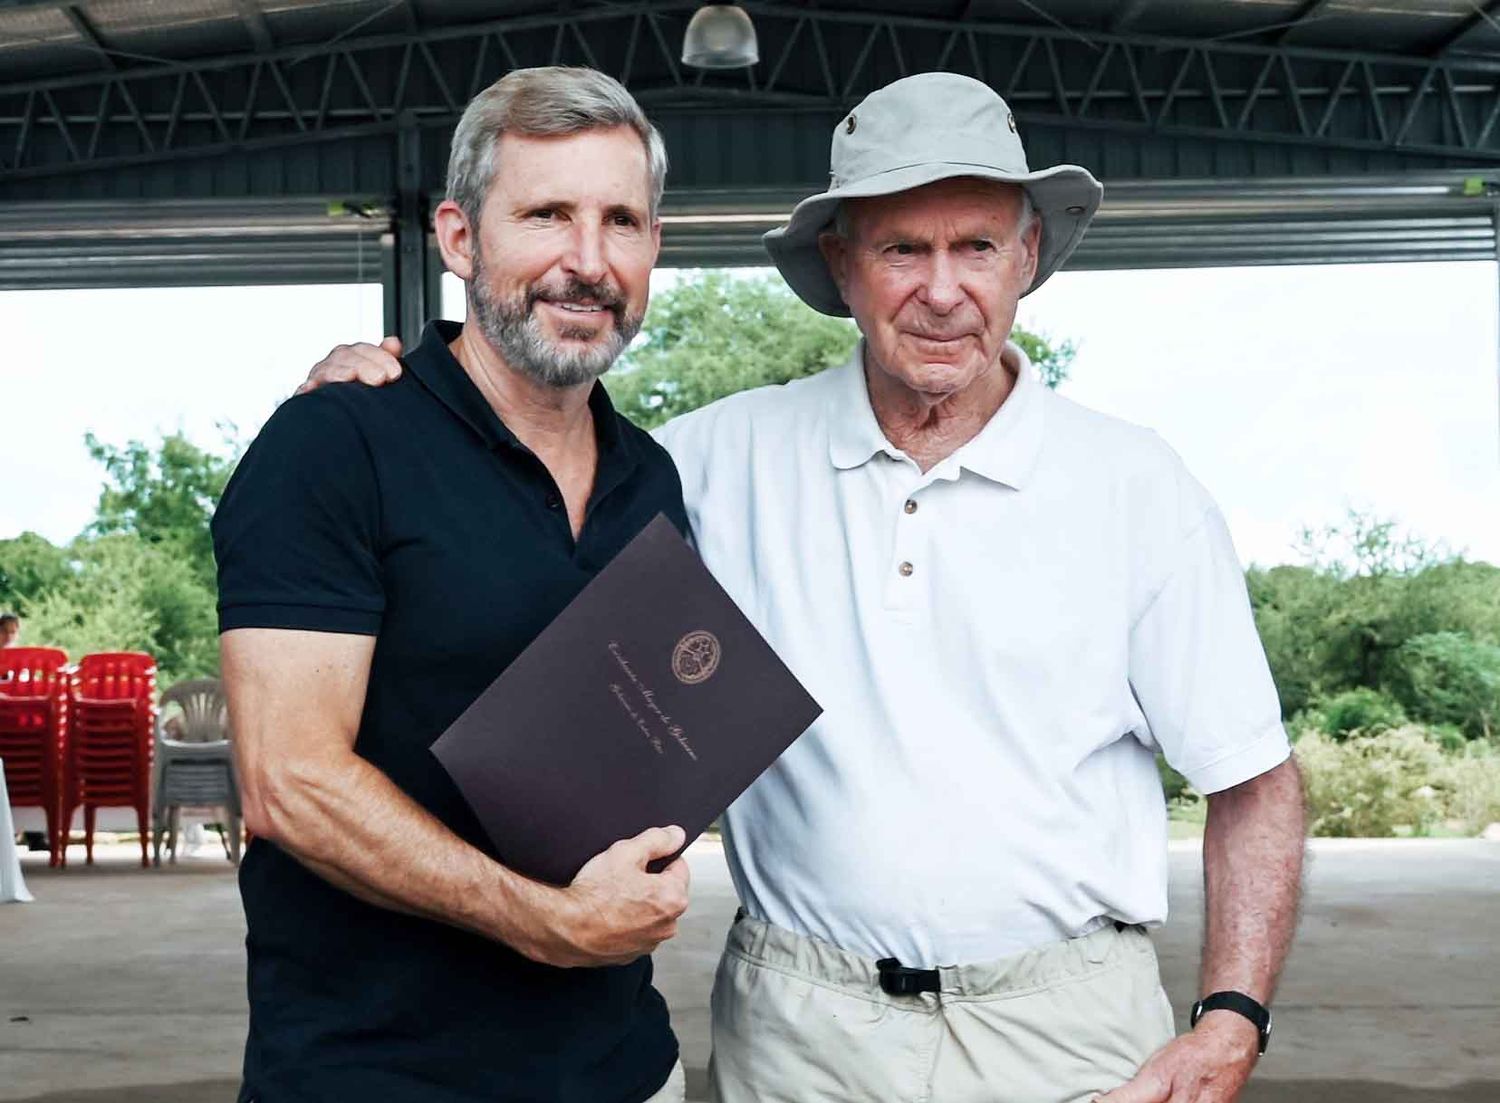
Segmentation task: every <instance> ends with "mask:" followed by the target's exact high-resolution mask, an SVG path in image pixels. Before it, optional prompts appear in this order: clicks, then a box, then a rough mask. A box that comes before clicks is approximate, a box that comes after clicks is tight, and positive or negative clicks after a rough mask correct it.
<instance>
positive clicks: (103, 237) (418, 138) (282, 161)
mask: <svg viewBox="0 0 1500 1103" xmlns="http://www.w3.org/2000/svg"><path fill="white" fill-rule="evenodd" d="M742 6H743V7H744V8H745V9H746V10H747V11H748V12H749V13H750V14H751V16H752V18H753V19H754V21H755V25H756V28H757V32H758V35H759V39H760V51H761V61H760V63H759V64H758V65H757V66H755V67H754V68H751V69H747V70H738V71H733V72H728V73H704V72H702V71H697V70H690V69H686V68H684V67H683V66H682V65H681V63H680V62H679V61H678V55H679V52H680V48H681V42H682V34H683V30H684V28H685V26H686V23H687V20H688V18H689V17H690V16H691V14H692V12H693V11H694V10H695V8H696V7H697V3H696V0H650V2H647V0H564V2H562V3H554V4H550V5H548V4H538V3H532V2H525V0H522V2H505V0H441V2H438V0H0V287H41V286H80V285H93V286H109V285H122V284H128V285H139V284H142V283H202V282H221V283H222V282H233V283H245V282H296V281H324V280H340V281H342V280H350V279H361V278H372V277H373V276H374V275H379V276H381V278H382V279H383V280H384V281H385V283H386V285H387V288H388V291H389V294H388V309H390V310H391V311H392V312H393V313H392V319H393V321H394V320H398V319H399V321H400V328H401V330H402V331H403V332H405V331H407V330H409V328H410V327H411V326H412V325H413V324H415V322H416V321H417V320H419V319H420V317H421V316H422V313H423V311H424V309H425V308H426V307H427V306H429V305H431V304H432V302H433V301H434V299H433V296H434V295H435V289H434V288H435V283H436V276H435V272H436V269H435V267H434V261H433V258H432V256H431V252H430V250H429V249H428V248H427V247H426V244H425V230H426V210H427V208H428V206H429V205H430V203H431V202H432V197H433V196H435V195H440V194H441V192H442V188H443V174H444V168H445V164H446V157H447V136H448V132H449V131H450V130H451V127H452V125H453V123H454V121H455V120H456V118H457V116H458V114H459V113H460V112H461V110H462V108H463V105H464V104H465V103H466V102H467V100H468V99H469V98H470V97H471V96H472V95H473V94H474V92H476V91H477V90H479V89H481V88H483V87H484V86H486V85H487V84H488V83H490V82H491V81H493V80H494V79H496V78H497V77H499V76H500V75H502V74H503V73H504V72H506V71H508V70H509V69H512V68H516V67H520V66H526V65H535V64H558V63H560V64H581V65H590V66H593V67H596V68H599V69H602V70H604V71H606V72H609V73H612V74H613V75H615V76H617V77H619V78H620V79H621V80H622V81H624V83H625V84H626V85H627V86H628V87H629V88H630V89H631V90H632V92H633V93H634V94H635V95H636V96H637V98H638V99H639V100H640V101H641V103H642V104H643V106H645V107H646V109H647V111H648V113H649V114H650V115H651V116H652V117H653V119H654V120H655V121H656V122H657V124H658V125H659V126H660V127H661V128H662V130H663V133H664V135H665V136H666V139H667V144H668V149H669V152H670V155H671V158H672V170H671V174H670V176H669V189H668V196H667V202H666V205H665V218H666V231H665V234H664V241H665V247H664V258H663V263H666V264H711V263H717V264H746V263H764V254H763V253H762V252H761V249H760V246H759V242H758V238H759V234H760V233H761V232H763V231H764V230H765V229H766V228H768V227H769V226H770V225H773V224H775V223H776V222H777V221H779V219H780V218H781V217H782V216H784V215H785V213H786V212H787V211H788V210H789V209H790V206H791V204H792V203H793V202H794V201H795V199H796V198H797V197H799V196H800V195H803V194H807V193H808V192H810V191H813V190H817V189H819V188H821V185H822V181H824V180H826V174H827V151H828V138H829V134H830V133H831V131H832V128H833V126H834V125H835V123H836V122H837V121H838V120H839V119H840V118H841V117H842V115H843V114H844V112H846V111H847V110H848V109H849V107H850V106H852V105H853V104H854V103H855V102H857V101H858V100H859V99H860V98H862V97H863V96H864V95H865V94H867V93H868V92H869V91H871V90H872V89H874V88H877V87H879V86H881V85H883V84H885V83H887V82H889V81H890V80H893V79H896V78H898V77H900V76H903V75H906V74H909V73H913V72H919V71H923V70H929V69H949V70H954V71H957V72H962V73H967V74H969V75H972V76H976V77H978V78H980V79H982V80H985V81H987V82H988V83H990V84H991V85H992V86H994V87H995V88H996V89H997V90H998V91H1000V92H1001V93H1002V94H1003V95H1004V96H1005V97H1006V99H1007V100H1008V101H1009V103H1010V104H1011V106H1012V107H1013V109H1014V110H1015V113H1016V117H1017V120H1018V122H1019V124H1020V126H1021V128H1022V130H1023V134H1024V136H1025V138H1026V142H1027V148H1028V152H1029V155H1030V157H1031V159H1032V161H1033V163H1034V164H1048V163H1054V162H1058V161H1072V162H1075V163H1080V164H1084V165H1087V166H1088V167H1090V168H1091V169H1092V170H1093V171H1094V172H1095V173H1096V174H1097V175H1099V176H1100V177H1101V178H1102V179H1103V180H1104V181H1105V186H1106V197H1105V206H1104V208H1103V210H1102V211H1101V214H1100V217H1099V220H1098V222H1097V223H1096V226H1095V228H1094V229H1092V230H1091V231H1090V234H1089V236H1088V238H1086V239H1085V245H1084V247H1083V248H1081V249H1080V250H1079V252H1078V254H1076V256H1075V260H1074V262H1073V264H1074V266H1075V267H1131V266H1149V265H1185V264H1239V263H1287V262H1294V261H1298V262H1300V261H1328V260H1387V259H1459V258H1475V259H1478V258H1482V259H1494V258H1495V257H1496V248H1497V233H1496V226H1497V222H1500V216H1497V211H1500V206H1497V202H1500V200H1497V196H1500V0H872V2H866V3H860V4H854V3H850V2H847V0H818V2H816V3H812V2H806V3H792V2H779V3H778V2H764V3H763V2H756V0H746V2H745V3H743V4H742Z"/></svg>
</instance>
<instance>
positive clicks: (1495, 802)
mask: <svg viewBox="0 0 1500 1103" xmlns="http://www.w3.org/2000/svg"><path fill="white" fill-rule="evenodd" d="M1446 782H1447V784H1446V786H1445V788H1446V789H1447V792H1448V814H1449V816H1450V817H1451V818H1452V819H1453V820H1455V821H1457V824H1458V826H1459V827H1460V828H1461V829H1462V830H1463V831H1465V832H1466V833H1468V834H1470V835H1477V834H1479V832H1481V831H1483V830H1484V829H1485V827H1486V826H1488V825H1489V824H1492V823H1500V752H1497V751H1496V749H1495V747H1494V745H1493V744H1491V743H1489V742H1487V741H1485V740H1475V741H1474V742H1472V743H1470V744H1468V746H1466V747H1465V748H1464V749H1463V751H1462V752H1460V753H1458V754H1456V755H1453V756H1451V757H1450V759H1449V761H1448V767H1447V777H1446Z"/></svg>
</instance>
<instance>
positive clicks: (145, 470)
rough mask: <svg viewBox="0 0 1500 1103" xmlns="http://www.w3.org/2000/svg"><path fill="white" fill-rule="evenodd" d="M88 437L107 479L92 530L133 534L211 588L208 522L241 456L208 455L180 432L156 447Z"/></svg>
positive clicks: (211, 553) (90, 452)
mask: <svg viewBox="0 0 1500 1103" xmlns="http://www.w3.org/2000/svg"><path fill="white" fill-rule="evenodd" d="M84 439H85V441H86V442H87V444H88V448H89V454H90V455H92V456H93V457H94V459H96V460H98V461H99V462H100V463H102V464H103V465H104V471H105V474H106V476H107V479H108V481H107V482H106V483H105V485H104V488H103V490H101V491H100V494H99V504H98V506H97V507H96V510H95V518H94V522H93V524H92V525H90V526H89V531H90V532H91V533H93V534H95V535H101V536H102V535H107V534H110V533H133V534H135V535H136V536H139V537H140V538H141V539H142V540H144V541H145V542H146V543H148V544H152V545H155V546H157V547H159V548H161V549H162V550H163V551H165V552H167V553H168V554H172V555H178V556H181V557H182V558H184V559H185V560H186V561H187V562H188V564H189V565H190V566H191V567H192V569H193V571H194V573H195V574H196V575H197V577H198V578H199V580H200V581H202V582H203V583H205V584H206V585H210V586H211V585H213V583H214V553H213V541H212V539H211V537H210V536H209V531H208V523H209V521H210V519H212V517H213V513H214V510H215V508H217V506H218V504H219V498H220V497H221V496H222V495H223V493H224V484H225V483H227V482H228V481H229V476H230V474H231V473H232V472H233V470H234V465H235V461H236V458H237V456H235V455H231V456H221V455H216V454H214V453H213V452H208V451H205V450H204V449H202V448H199V447H198V446H197V445H195V444H194V443H193V442H192V441H190V440H188V439H187V437H186V436H184V435H183V434H182V433H172V434H170V435H168V436H165V437H163V438H162V439H161V442H160V443H159V444H158V445H157V446H156V447H155V448H154V449H153V448H151V447H150V446H148V445H146V444H145V443H143V442H141V441H138V440H133V441H129V442H128V443H126V444H125V445H124V446H123V447H115V446H113V445H109V444H105V443H103V442H102V441H100V440H99V439H98V438H97V437H95V436H94V435H93V434H92V433H89V434H88V435H87V436H86V437H85V438H84ZM230 443H231V445H233V441H231V442H230ZM234 451H235V452H236V453H237V452H238V448H237V447H235V448H234Z"/></svg>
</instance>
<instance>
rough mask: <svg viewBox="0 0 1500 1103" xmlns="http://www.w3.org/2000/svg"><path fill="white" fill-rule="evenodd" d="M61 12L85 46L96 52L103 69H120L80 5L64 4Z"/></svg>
mask: <svg viewBox="0 0 1500 1103" xmlns="http://www.w3.org/2000/svg"><path fill="white" fill-rule="evenodd" d="M59 10H60V11H61V12H62V14H63V17H64V18H66V19H67V21H68V22H69V23H70V24H72V27H73V31H74V33H76V34H77V35H78V37H79V38H81V39H83V42H84V45H86V46H87V47H88V48H89V49H90V50H92V51H94V53H95V54H97V55H98V57H99V64H100V66H101V67H102V68H105V69H118V68H119V65H117V64H116V63H115V59H114V56H113V55H112V54H111V53H110V52H109V48H108V47H107V46H105V45H104V43H103V42H102V41H100V38H99V32H98V31H96V30H95V29H94V25H93V24H92V23H90V22H89V18H88V16H86V15H84V14H83V12H82V11H81V10H80V9H79V5H77V4H64V5H63V6H62V7H61V8H60V9H59Z"/></svg>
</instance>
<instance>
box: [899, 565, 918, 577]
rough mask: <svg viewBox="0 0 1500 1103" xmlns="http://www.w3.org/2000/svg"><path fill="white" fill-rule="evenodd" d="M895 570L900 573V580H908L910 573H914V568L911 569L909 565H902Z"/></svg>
mask: <svg viewBox="0 0 1500 1103" xmlns="http://www.w3.org/2000/svg"><path fill="white" fill-rule="evenodd" d="M896 569H897V570H898V571H900V572H901V577H902V578H910V577H911V572H912V571H914V570H915V569H916V568H915V567H913V566H912V565H911V564H910V563H903V564H901V566H899V567H897V568H896Z"/></svg>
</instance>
